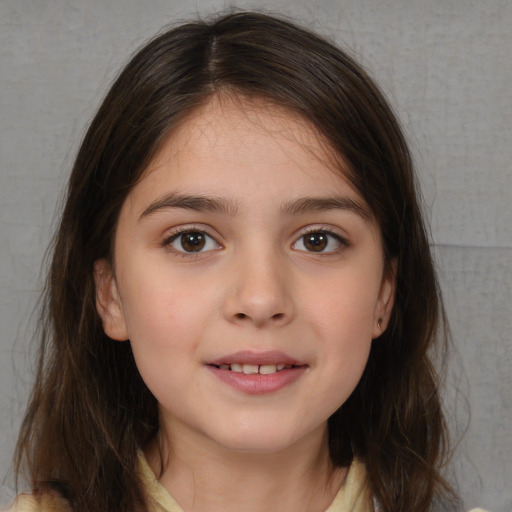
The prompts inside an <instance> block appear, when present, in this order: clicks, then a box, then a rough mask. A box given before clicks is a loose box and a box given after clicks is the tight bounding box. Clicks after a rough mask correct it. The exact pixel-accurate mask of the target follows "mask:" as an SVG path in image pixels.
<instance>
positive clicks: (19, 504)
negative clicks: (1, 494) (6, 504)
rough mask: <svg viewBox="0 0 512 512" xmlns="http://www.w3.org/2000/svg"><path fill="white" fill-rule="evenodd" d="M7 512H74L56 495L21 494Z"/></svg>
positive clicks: (47, 493)
mask: <svg viewBox="0 0 512 512" xmlns="http://www.w3.org/2000/svg"><path fill="white" fill-rule="evenodd" d="M7 512H72V511H71V507H70V506H69V504H68V503H67V502H66V501H65V500H63V499H62V498H61V497H59V496H58V495H56V494H54V493H50V492H46V493H43V494H41V495H34V494H20V495H19V496H18V497H17V498H16V499H15V500H14V503H13V504H12V505H11V506H10V508H8V509H7Z"/></svg>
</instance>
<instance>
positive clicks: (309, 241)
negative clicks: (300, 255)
mask: <svg viewBox="0 0 512 512" xmlns="http://www.w3.org/2000/svg"><path fill="white" fill-rule="evenodd" d="M344 245H347V243H346V242H345V241H344V240H343V238H341V237H340V236H339V235H336V234H334V233H331V232H330V231H324V230H318V231H310V232H308V233H306V234H304V235H302V236H301V237H300V238H299V239H298V240H297V241H296V242H295V243H294V244H293V246H292V247H293V249H296V250H298V251H307V252H316V253H328V252H335V251H337V250H339V249H340V248H341V247H342V246H344Z"/></svg>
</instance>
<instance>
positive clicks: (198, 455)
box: [95, 97, 394, 512]
mask: <svg viewBox="0 0 512 512" xmlns="http://www.w3.org/2000/svg"><path fill="white" fill-rule="evenodd" d="M331 162H332V158H330V155H329V152H328V151H327V150H326V145H325V143H324V142H323V141H322V140H321V138H320V137H319V136H318V135H317V134H316V133H315V131H314V130H313V129H312V127H311V126H310V125H309V124H308V123H307V122H306V121H304V120H303V119H301V118H299V117H298V116H296V115H295V114H292V113H290V112H287V111H284V110H282V109H279V108H276V107H275V106H270V105H268V104H266V103H264V102H263V101H259V100H242V101H240V100H237V101H234V100H232V99H230V98H219V97H214V98H213V100H212V101H210V102H209V103H208V104H207V105H205V106H203V107H201V108H200V109H198V110H197V111H195V112H194V113H193V114H192V115H191V116H189V118H188V119H187V120H186V121H185V122H183V123H182V124H181V125H180V126H179V127H177V128H176V129H174V131H173V132H172V133H171V134H170V136H169V138H168V139H167V140H166V141H165V143H164V144H163V146H162V147H161V149H160V151H159V152H158V153H157V155H156V157H155V158H154V160H153V162H152V163H151V165H150V166H149V167H148V169H147V170H146V171H145V173H144V175H143V178H142V179H141V180H140V182H139V183H138V184H137V185H136V186H135V187H134V188H133V189H132V191H131V192H130V194H129V196H128V198H127V200H126V201H125V203H124V205H123V207H122V209H121V212H120V217H119V222H118V226H117V230H116V235H115V255H114V258H113V260H114V262H113V268H112V266H111V265H109V263H108V262H107V261H106V260H100V261H98V262H97V263H96V266H95V278H96V284H97V292H98V293H97V297H98V299H97V306H98V311H99V313H100V315H101V317H102V319H103V325H104V329H105V332H106V333H107V334H108V335H109V336H110V337H111V338H113V339H115V340H127V339H129V340H130V343H131V344H132V347H133V352H134V356H135V360H136V363H137V366H138V369H139V371H140V373H141V375H142V377H143V379H144V380H145V382H146V384H147V385H148V387H149V389H150V390H151V391H152V393H153V394H154V395H155V397H156V398H157V400H158V402H159V406H160V415H161V425H162V428H161V431H160V432H159V436H158V438H157V439H156V440H155V442H154V443H153V444H152V445H150V446H149V447H147V449H146V455H147V458H148V460H149V463H150V466H152V468H153V469H154V471H155V473H156V474H157V477H158V478H159V480H160V481H161V483H162V484H163V485H164V486H165V487H166V488H167V489H168V490H169V491H170V492H171V494H172V495H173V496H174V498H175V499H176V500H177V501H178V503H179V504H180V505H181V506H182V508H183V509H184V510H187V511H189V510H194V511H206V510H208V511H210V512H211V511H217V510H219V511H220V510H222V511H224V512H225V511H230V510H245V511H264V510H265V511H266V510H271V509H273V508H275V504H276V503H279V504H281V506H280V509H282V510H296V511H301V510H308V511H309V512H311V511H322V510H325V509H326V508H327V507H328V505H329V504H330V503H331V501H332V500H333V498H334V496H335V495H336V492H337V491H338V489H339V487H340V485H341V484H342V482H343V479H344V477H345V474H346V470H345V469H344V468H333V467H332V466H331V463H330V459H329V456H328V448H327V419H328V417H329V416H330V415H331V414H332V413H333V412H334V411H335V410H336V409H338V408H339V407H340V405H341V404H343V402H344V401H345V400H346V399H347V398H348V396H349V395H350V394H351V392H352V391H353V390H354V388H355V386H356V385H357V383H358V381H359V379H360V377H361V375H362V372H363V370H364V367H365V365H366V362H367V359H368V354H369V350H370V346H371V343H372V340H373V339H375V338H377V337H378V336H379V335H380V334H381V333H382V331H383V330H384V329H385V328H386V325H387V321H388V319H389V315H390V312H391V309H392V306H393V295H394V280H393V277H392V275H391V273H390V272H387V271H386V265H385V263H384V258H383V252H382V246H381V241H380V233H379V229H378V227H377V224H376V222H375V220H374V219H373V218H372V215H371V212H370V210H369V208H368V206H367V205H365V204H364V201H363V200H362V198H361V197H360V196H359V195H358V194H357V193H356V192H355V191H354V189H353V188H352V186H351V185H350V184H349V182H348V180H346V179H345V178H344V176H343V169H341V172H340V169H339V165H338V168H337V169H334V166H333V165H332V163H331ZM184 196H187V197H189V196H192V197H193V198H197V197H199V198H205V197H206V198H210V199H211V198H213V199H214V201H210V202H206V203H205V202H204V201H203V202H200V201H199V202H198V201H197V200H196V202H195V203H194V202H193V201H192V202H191V200H190V199H188V200H187V201H188V203H187V202H186V201H185V202H184V201H183V197H184ZM177 197H178V200H177V199H176V198H177ZM311 198H314V199H318V198H331V199H332V198H335V199H336V201H331V202H330V203H329V207H326V204H327V203H325V202H324V204H323V206H322V205H319V202H318V201H316V202H315V201H311ZM178 203H179V204H180V205H181V206H179V205H178V206H177V204H178ZM191 205H193V206H194V209H193V208H191ZM334 206H336V207H334ZM196 207H197V209H195V208H196ZM180 230H181V231H183V230H189V231H193V232H195V233H200V236H203V237H204V240H205V245H204V247H203V248H202V250H201V251H199V252H187V250H186V248H189V247H190V246H189V245H186V243H185V249H184V247H183V245H182V242H183V241H184V240H185V242H186V241H187V238H186V236H185V238H183V236H184V235H183V234H182V233H181V234H180ZM328 232H329V233H328ZM201 233H205V234H206V236H205V235H201ZM305 234H307V236H308V237H311V236H312V237H313V241H315V242H317V244H319V246H317V247H320V249H321V250H320V251H314V250H311V248H312V247H313V246H312V245H311V244H307V243H306V242H307V240H308V239H307V238H304V235H305ZM193 236H197V235H193ZM325 242H326V245H325V247H324V246H323V245H322V244H323V243H325ZM379 324H380V326H379ZM376 342H378V341H376ZM240 350H246V351H249V352H251V353H255V354H259V353H261V352H264V351H267V350H279V351H282V352H284V353H286V354H287V355H289V356H290V357H292V358H294V359H296V360H297V361H300V363H301V364H302V365H303V366H304V367H305V370H304V371H303V372H302V373H301V375H300V377H299V378H298V379H297V380H295V381H294V382H292V383H291V384H289V385H287V386H285V387H283V388H282V389H279V390H277V391H274V392H271V393H264V394H247V393H245V392H243V391H240V390H239V389H235V388H233V387H232V386H230V385H228V384H226V383H225V382H224V381H222V380H221V379H219V378H218V377H217V376H216V375H215V374H214V372H212V371H210V368H208V366H207V364H208V362H210V361H213V360H216V359H218V358H221V357H224V356H226V355H227V354H232V353H235V352H237V351H240ZM160 455H161V456H162V458H163V459H162V460H163V461H164V464H163V468H161V467H160V460H161V459H160ZM161 469H162V471H160V470H161Z"/></svg>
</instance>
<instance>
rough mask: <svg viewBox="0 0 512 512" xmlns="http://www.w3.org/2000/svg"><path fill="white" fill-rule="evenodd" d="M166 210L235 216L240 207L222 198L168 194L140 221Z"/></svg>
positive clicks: (158, 200) (142, 216)
mask: <svg viewBox="0 0 512 512" xmlns="http://www.w3.org/2000/svg"><path fill="white" fill-rule="evenodd" d="M166 208H183V209H185V210H194V211H197V212H204V211H206V212H213V213H223V214H225V215H230V216H234V215H236V214H237V212H238V205H237V204H236V202H234V201H230V200H228V199H224V198H220V197H206V196H189V195H183V194H174V193H171V194H167V195H165V196H163V197H161V198H159V199H157V200H156V201H153V202H152V203H151V204H150V205H149V206H148V207H147V208H146V209H145V210H144V211H143V212H142V214H141V215H140V217H139V220H142V219H143V218H145V217H149V216H151V215H153V214H155V213H156V212H158V211H160V210H163V209H166Z"/></svg>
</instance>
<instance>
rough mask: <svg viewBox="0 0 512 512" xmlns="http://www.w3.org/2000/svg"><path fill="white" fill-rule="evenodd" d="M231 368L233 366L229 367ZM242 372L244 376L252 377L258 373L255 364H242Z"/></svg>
mask: <svg viewBox="0 0 512 512" xmlns="http://www.w3.org/2000/svg"><path fill="white" fill-rule="evenodd" d="M231 367H233V365H231ZM242 371H243V372H244V373H245V374H246V375H254V374H255V373H258V365H257V364H244V365H243V366H242Z"/></svg>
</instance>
